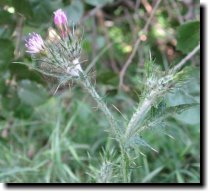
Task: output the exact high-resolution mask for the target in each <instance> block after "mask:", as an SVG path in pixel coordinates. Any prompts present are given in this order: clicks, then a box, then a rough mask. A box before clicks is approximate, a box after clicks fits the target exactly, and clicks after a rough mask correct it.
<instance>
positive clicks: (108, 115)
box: [80, 71, 119, 137]
mask: <svg viewBox="0 0 210 193" xmlns="http://www.w3.org/2000/svg"><path fill="white" fill-rule="evenodd" d="M81 74H82V80H81V81H80V83H81V84H82V86H83V87H84V88H86V90H87V91H88V93H89V94H90V95H91V96H92V98H93V99H94V100H95V101H96V103H97V104H98V107H99V109H100V110H101V111H102V112H103V113H104V114H105V116H106V118H107V119H108V121H109V123H110V126H111V129H110V131H111V132H112V133H113V134H114V135H115V137H118V136H119V128H118V126H117V123H116V121H115V119H114V117H113V115H112V113H111V112H110V110H109V109H108V107H107V105H106V103H105V102H104V101H103V99H102V98H101V97H100V96H99V94H98V93H97V92H96V90H95V88H94V86H93V85H92V84H91V82H90V81H89V79H88V77H87V75H86V74H85V73H84V72H83V71H82V72H81Z"/></svg>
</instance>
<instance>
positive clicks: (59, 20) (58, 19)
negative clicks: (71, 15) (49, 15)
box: [54, 9, 68, 27]
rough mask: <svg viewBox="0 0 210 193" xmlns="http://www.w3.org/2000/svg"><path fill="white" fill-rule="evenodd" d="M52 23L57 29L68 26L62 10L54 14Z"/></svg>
mask: <svg viewBox="0 0 210 193" xmlns="http://www.w3.org/2000/svg"><path fill="white" fill-rule="evenodd" d="M54 23H55V25H56V26H57V27H61V26H62V25H64V26H67V25H68V19H67V16H66V14H65V13H64V11H63V10H62V9H58V10H57V11H55V12H54Z"/></svg>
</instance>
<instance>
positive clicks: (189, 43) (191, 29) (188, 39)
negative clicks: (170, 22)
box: [177, 21, 200, 54]
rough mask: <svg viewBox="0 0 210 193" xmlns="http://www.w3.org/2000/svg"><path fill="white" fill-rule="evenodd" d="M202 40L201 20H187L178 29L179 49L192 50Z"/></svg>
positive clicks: (186, 51)
mask: <svg viewBox="0 0 210 193" xmlns="http://www.w3.org/2000/svg"><path fill="white" fill-rule="evenodd" d="M199 41H200V22H199V21H191V22H187V23H185V24H183V25H181V26H179V27H178V29H177V49H178V50H180V51H182V52H183V53H185V54H186V53H188V52H190V51H191V50H192V49H193V48H194V47H195V46H196V45H197V44H198V42H199Z"/></svg>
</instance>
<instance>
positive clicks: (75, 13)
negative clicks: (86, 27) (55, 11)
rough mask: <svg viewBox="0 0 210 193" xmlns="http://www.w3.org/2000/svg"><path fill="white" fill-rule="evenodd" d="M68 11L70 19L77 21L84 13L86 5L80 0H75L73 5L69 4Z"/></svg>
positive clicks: (66, 9)
mask: <svg viewBox="0 0 210 193" xmlns="http://www.w3.org/2000/svg"><path fill="white" fill-rule="evenodd" d="M64 11H66V13H67V16H68V19H69V20H70V21H73V22H74V23H77V22H78V21H79V20H80V18H81V17H82V15H83V13H84V5H83V3H82V2H81V1H80V0H73V1H72V3H71V5H69V6H67V7H66V8H65V9H64Z"/></svg>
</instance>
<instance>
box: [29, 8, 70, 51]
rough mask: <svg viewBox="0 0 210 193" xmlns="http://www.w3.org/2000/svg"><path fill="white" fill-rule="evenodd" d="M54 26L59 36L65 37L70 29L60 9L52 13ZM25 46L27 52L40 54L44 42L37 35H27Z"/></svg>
mask: <svg viewBox="0 0 210 193" xmlns="http://www.w3.org/2000/svg"><path fill="white" fill-rule="evenodd" d="M54 24H55V25H56V27H57V28H58V29H59V30H60V32H61V36H62V37H63V38H64V37H66V36H67V34H68V32H69V30H70V29H68V19H67V16H66V14H65V13H64V11H62V10H61V9H58V10H57V11H55V12H54ZM25 46H26V48H27V49H28V50H27V52H29V53H31V54H37V53H40V52H41V51H44V49H45V45H44V41H43V39H42V37H41V36H40V35H39V34H37V33H32V34H29V37H28V38H27V40H26V44H25Z"/></svg>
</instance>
